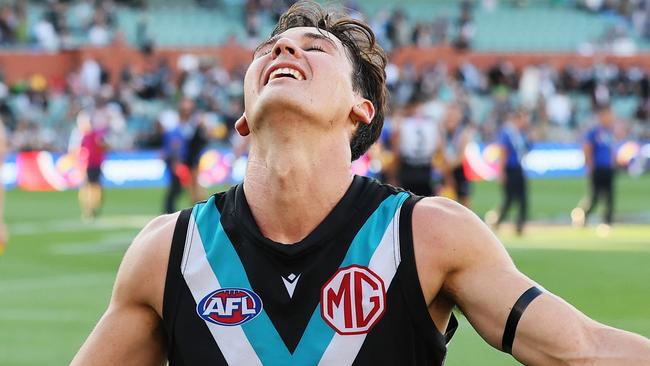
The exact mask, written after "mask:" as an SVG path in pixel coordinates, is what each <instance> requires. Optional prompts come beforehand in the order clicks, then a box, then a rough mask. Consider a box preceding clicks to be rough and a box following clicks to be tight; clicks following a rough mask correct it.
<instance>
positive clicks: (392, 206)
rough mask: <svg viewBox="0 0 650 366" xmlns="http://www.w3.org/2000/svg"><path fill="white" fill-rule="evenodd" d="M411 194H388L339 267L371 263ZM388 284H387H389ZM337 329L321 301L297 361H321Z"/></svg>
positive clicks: (304, 363) (299, 347) (296, 352)
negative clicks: (323, 314) (322, 311)
mask: <svg viewBox="0 0 650 366" xmlns="http://www.w3.org/2000/svg"><path fill="white" fill-rule="evenodd" d="M408 197H409V195H408V193H406V192H400V193H398V194H396V195H392V196H390V197H388V198H386V199H385V200H384V201H383V202H382V203H381V204H380V205H379V206H378V207H377V209H375V212H373V213H372V215H370V217H369V218H368V220H366V222H365V223H364V224H363V226H362V227H361V229H360V230H359V232H358V233H357V235H356V236H355V237H354V240H352V243H351V244H350V247H349V248H348V252H347V254H346V255H345V258H344V259H343V262H342V263H341V265H340V266H339V268H342V267H347V266H349V265H351V264H359V265H362V266H368V264H369V263H370V258H372V255H373V254H374V253H375V250H376V249H377V247H378V246H379V243H380V242H381V239H382V238H383V237H384V233H385V232H386V230H387V229H388V225H389V224H390V222H391V221H392V220H393V217H395V213H396V212H397V210H399V208H400V207H401V206H402V204H403V203H404V201H406V199H407V198H408ZM386 285H388V284H386ZM333 336H334V330H333V329H332V328H331V327H330V326H329V325H327V324H326V323H325V321H324V320H323V318H322V317H321V315H320V303H319V304H318V305H316V309H315V310H314V313H313V314H312V316H311V319H310V320H309V324H307V329H305V333H304V334H303V336H302V338H301V339H300V343H298V347H296V350H295V352H294V360H295V361H296V362H295V363H294V364H296V365H315V364H317V363H318V361H319V360H320V358H321V357H322V355H323V353H324V352H325V350H326V349H327V346H328V345H329V343H330V342H331V341H332V337H333Z"/></svg>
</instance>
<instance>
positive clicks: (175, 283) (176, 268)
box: [162, 208, 192, 357]
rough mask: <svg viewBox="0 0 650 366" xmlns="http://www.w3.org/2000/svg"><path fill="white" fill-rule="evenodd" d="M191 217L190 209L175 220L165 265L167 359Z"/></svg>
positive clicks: (164, 303)
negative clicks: (167, 259)
mask: <svg viewBox="0 0 650 366" xmlns="http://www.w3.org/2000/svg"><path fill="white" fill-rule="evenodd" d="M191 215H192V209H191V208H189V209H185V210H182V211H181V213H180V215H179V216H178V219H177V220H176V226H175V228H174V234H173V236H172V243H171V249H170V252H169V262H168V264H167V275H166V278H165V291H164V295H163V308H162V313H163V314H162V317H163V325H164V327H165V332H166V335H167V353H168V357H169V356H170V355H171V352H172V348H173V344H174V324H175V323H176V314H177V312H178V302H179V300H180V298H181V290H182V288H183V286H182V283H181V281H184V280H183V275H182V273H181V262H182V260H183V253H184V251H185V240H186V237H187V230H188V225H189V222H190V216H191Z"/></svg>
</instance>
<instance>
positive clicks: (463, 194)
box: [444, 102, 473, 207]
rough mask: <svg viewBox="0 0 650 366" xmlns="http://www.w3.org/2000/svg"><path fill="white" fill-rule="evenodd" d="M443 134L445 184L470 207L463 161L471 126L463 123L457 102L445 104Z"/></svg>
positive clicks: (460, 200) (455, 196)
mask: <svg viewBox="0 0 650 366" xmlns="http://www.w3.org/2000/svg"><path fill="white" fill-rule="evenodd" d="M444 134H445V162H446V163H445V165H446V167H447V169H446V172H445V174H444V178H445V180H446V182H445V185H446V186H450V187H451V188H452V189H453V196H454V199H455V200H457V201H458V202H459V203H460V204H462V205H463V206H465V207H470V194H471V192H470V183H469V179H467V176H466V175H465V169H464V168H463V162H464V161H465V148H466V147H467V144H468V143H469V142H470V141H471V140H472V135H473V128H472V127H471V126H469V125H467V124H463V110H462V108H461V106H460V105H459V104H458V103H457V102H452V103H449V105H447V110H446V113H445V119H444Z"/></svg>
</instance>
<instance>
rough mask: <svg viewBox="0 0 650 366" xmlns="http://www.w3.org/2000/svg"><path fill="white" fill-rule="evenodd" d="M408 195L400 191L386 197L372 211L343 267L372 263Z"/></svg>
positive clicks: (353, 243)
mask: <svg viewBox="0 0 650 366" xmlns="http://www.w3.org/2000/svg"><path fill="white" fill-rule="evenodd" d="M408 197H409V194H408V193H406V192H400V193H398V194H395V195H392V196H390V197H388V198H386V199H385V200H384V201H383V202H382V203H381V204H380V205H379V207H377V209H376V210H375V212H373V213H372V215H371V216H370V218H368V220H367V221H366V223H365V224H363V227H362V228H361V230H359V232H358V233H357V235H356V236H355V237H354V240H353V241H352V244H350V248H349V249H348V253H347V254H346V255H345V258H343V262H342V263H341V268H342V267H347V266H349V265H352V264H359V265H362V266H367V265H368V263H370V258H372V255H373V254H375V250H377V247H378V246H379V243H380V242H381V238H383V237H384V233H385V232H386V229H388V224H390V222H391V221H392V220H393V217H395V213H397V210H399V208H400V207H402V204H403V203H404V201H406V199H407V198H408ZM386 285H388V284H386Z"/></svg>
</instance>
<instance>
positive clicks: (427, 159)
mask: <svg viewBox="0 0 650 366" xmlns="http://www.w3.org/2000/svg"><path fill="white" fill-rule="evenodd" d="M423 103H424V97H423V96H422V95H421V94H420V93H419V92H415V93H414V94H413V96H412V97H411V99H410V100H409V102H408V104H407V106H406V108H405V111H404V114H405V115H404V116H403V117H401V118H400V117H398V118H395V125H394V126H393V130H392V131H393V132H392V136H391V148H392V150H393V154H394V156H396V157H397V158H396V160H395V164H396V166H395V167H393V169H394V170H395V171H396V174H397V180H396V183H397V184H398V185H399V186H400V187H402V188H404V189H406V190H407V191H410V192H412V193H415V194H417V195H419V196H431V195H433V194H434V186H433V181H432V179H433V178H432V174H433V158H434V156H435V155H436V153H439V152H440V151H441V146H442V141H441V140H442V136H441V135H442V134H441V132H440V128H439V126H438V124H437V123H436V122H435V121H433V120H432V119H431V118H430V117H427V116H425V115H424V111H423V108H422V107H423Z"/></svg>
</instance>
